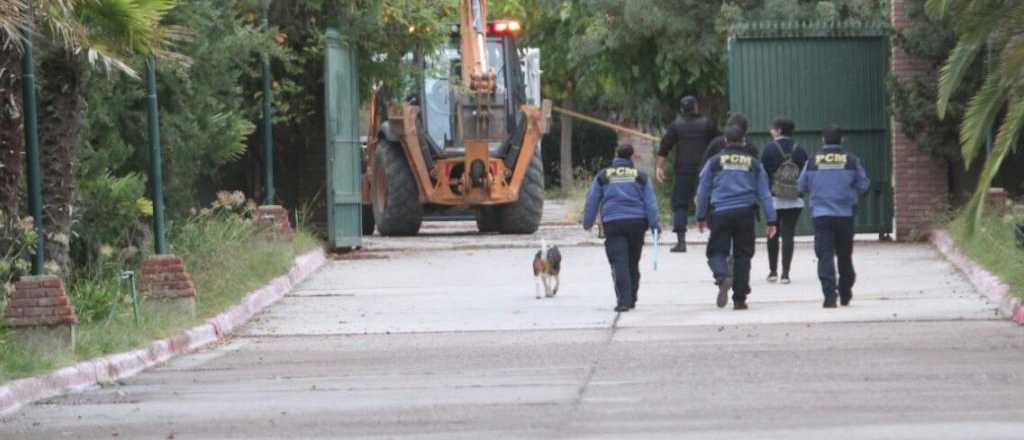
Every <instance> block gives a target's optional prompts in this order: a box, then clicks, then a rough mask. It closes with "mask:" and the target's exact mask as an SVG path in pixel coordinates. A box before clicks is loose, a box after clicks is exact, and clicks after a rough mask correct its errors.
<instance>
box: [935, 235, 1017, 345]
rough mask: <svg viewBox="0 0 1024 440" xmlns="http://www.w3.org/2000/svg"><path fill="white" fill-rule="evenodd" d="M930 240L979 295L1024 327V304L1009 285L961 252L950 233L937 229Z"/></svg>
mask: <svg viewBox="0 0 1024 440" xmlns="http://www.w3.org/2000/svg"><path fill="white" fill-rule="evenodd" d="M930 239H931V242H932V244H933V245H934V246H935V248H936V249H938V251H939V252H940V253H941V254H942V255H943V256H945V257H946V259H947V260H949V262H950V263H953V265H954V266H956V268H957V269H959V270H960V272H962V273H963V274H964V275H965V276H966V277H967V280H968V281H970V282H971V284H972V285H973V286H974V289H975V290H977V291H978V293H980V294H982V295H984V296H985V297H987V298H988V299H989V300H991V301H993V302H995V303H996V304H997V305H998V306H999V312H1000V313H1002V314H1003V315H1004V316H1006V317H1008V318H1009V319H1011V320H1013V322H1016V323H1017V324H1021V325H1024V304H1022V301H1021V299H1020V298H1017V297H1015V296H1013V294H1011V293H1010V286H1009V285H1008V284H1006V283H1004V282H1003V280H1002V279H1000V278H999V277H998V276H996V275H995V274H993V273H992V272H989V271H987V270H985V268H983V267H981V266H980V265H978V263H975V262H974V261H973V260H971V259H970V258H969V257H967V255H965V254H964V253H963V252H961V251H960V250H959V249H958V248H957V247H956V243H954V242H953V238H952V237H950V235H949V232H947V231H945V230H941V229H936V230H934V231H932V233H931V236H930Z"/></svg>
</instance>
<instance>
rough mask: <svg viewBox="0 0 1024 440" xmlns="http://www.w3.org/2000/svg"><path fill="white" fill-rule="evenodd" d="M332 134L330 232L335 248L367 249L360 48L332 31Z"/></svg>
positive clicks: (328, 68)
mask: <svg viewBox="0 0 1024 440" xmlns="http://www.w3.org/2000/svg"><path fill="white" fill-rule="evenodd" d="M324 93H325V95H326V96H325V104H324V105H325V114H326V130H327V145H326V148H327V229H328V239H329V240H330V245H331V247H332V248H334V249H338V248H357V247H359V246H361V245H362V224H363V223H362V215H363V209H362V206H363V205H362V185H361V182H362V165H361V161H362V145H361V143H360V142H359V77H358V70H357V65H356V56H355V49H353V48H351V47H346V46H342V44H341V41H340V38H339V34H338V31H336V30H334V29H328V30H327V59H326V62H325V63H324Z"/></svg>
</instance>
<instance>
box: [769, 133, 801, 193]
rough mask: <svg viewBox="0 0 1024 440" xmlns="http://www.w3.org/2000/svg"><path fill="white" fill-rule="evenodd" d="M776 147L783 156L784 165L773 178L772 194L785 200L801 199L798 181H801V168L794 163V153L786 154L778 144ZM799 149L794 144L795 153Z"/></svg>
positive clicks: (776, 171)
mask: <svg viewBox="0 0 1024 440" xmlns="http://www.w3.org/2000/svg"><path fill="white" fill-rule="evenodd" d="M775 146H776V147H777V148H778V149H779V153H781V154H782V164H781V165H779V168H778V169H777V170H775V174H774V175H773V176H772V193H773V194H775V196H776V197H779V198H783V199H796V198H800V188H799V186H798V185H797V181H798V180H800V172H801V170H800V166H799V165H797V164H796V162H794V161H793V154H792V153H790V154H786V152H785V151H784V150H783V149H782V146H781V145H779V144H778V143H776V144H775ZM798 147H799V146H798V145H796V144H793V151H794V152H795V151H796V149H797V148H798Z"/></svg>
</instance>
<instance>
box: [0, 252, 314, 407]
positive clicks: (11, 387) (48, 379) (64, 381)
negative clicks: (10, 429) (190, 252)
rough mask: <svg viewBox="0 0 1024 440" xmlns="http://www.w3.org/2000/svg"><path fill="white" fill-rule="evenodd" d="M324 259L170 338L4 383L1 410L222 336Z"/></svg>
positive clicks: (301, 260)
mask: <svg viewBox="0 0 1024 440" xmlns="http://www.w3.org/2000/svg"><path fill="white" fill-rule="evenodd" d="M326 262H327V256H326V254H325V253H324V251H323V249H317V250H315V251H312V252H309V253H307V254H305V255H301V256H299V257H296V258H295V262H294V264H292V267H291V269H290V270H289V271H288V274H287V275H282V276H279V277H277V278H274V279H273V280H271V281H270V283H268V284H267V285H265V286H263V287H261V288H259V289H256V290H254V291H252V292H249V294H247V295H246V296H245V298H243V299H242V301H241V302H240V303H239V304H237V305H235V306H234V307H231V308H230V309H228V310H226V311H224V312H223V313H221V314H219V315H217V316H214V317H212V318H210V319H208V320H207V321H206V323H205V324H202V325H199V326H196V327H193V328H191V329H189V330H185V331H184V332H183V333H180V334H178V335H175V336H172V337H170V338H167V339H162V340H158V341H153V342H151V343H150V344H149V346H148V347H146V348H143V349H139V350H134V351H129V352H125V353H117V354H112V355H108V356H104V357H101V358H96V359H91V360H88V361H84V362H79V363H77V364H75V365H72V366H70V367H66V368H63V369H60V370H57V371H55V372H53V373H50V374H47V375H44V376H36V377H30V378H25V379H18V380H15V381H11V382H8V383H6V384H3V385H2V386H0V416H7V415H11V414H14V413H15V412H17V411H18V409H20V408H21V407H22V406H24V405H27V404H30V403H32V402H36V401H39V400H42V399H47V398H50V397H54V396H59V395H62V394H66V393H73V392H79V391H83V390H86V389H89V388H92V387H94V386H96V385H98V384H100V383H110V382H113V381H116V380H120V379H125V378H128V377H131V376H134V375H136V374H138V373H140V372H142V371H143V370H145V369H147V368H149V367H152V366H154V365H157V364H160V363H162V362H165V361H167V360H168V359H171V358H173V357H175V356H178V355H181V354H185V353H188V352H191V351H194V350H197V349H199V348H202V347H204V346H206V345H208V344H211V343H213V342H216V341H219V340H221V339H223V338H224V337H225V336H227V335H229V334H231V332H232V331H233V330H235V329H236V328H238V327H239V326H240V325H242V324H244V323H245V322H246V321H248V320H249V319H250V318H252V317H253V316H254V315H255V314H257V313H259V312H260V311H262V310H263V309H265V308H267V306H269V305H271V304H273V303H275V302H277V300H279V299H281V298H282V297H284V295H285V294H287V293H288V292H289V291H290V290H291V289H292V288H293V287H294V286H295V285H297V284H298V283H300V282H302V281H303V280H305V279H306V278H307V277H309V276H310V275H312V274H313V273H314V272H316V271H317V270H319V269H320V268H321V267H323V265H324V263H326Z"/></svg>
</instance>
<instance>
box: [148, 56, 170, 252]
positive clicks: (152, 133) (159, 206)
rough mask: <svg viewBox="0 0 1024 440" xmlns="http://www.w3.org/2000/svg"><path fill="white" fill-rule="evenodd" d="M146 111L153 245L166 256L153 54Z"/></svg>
mask: <svg viewBox="0 0 1024 440" xmlns="http://www.w3.org/2000/svg"><path fill="white" fill-rule="evenodd" d="M146 110H147V111H148V113H149V154H150V157H149V180H150V183H152V184H153V194H152V196H153V244H154V247H155V249H154V251H155V252H156V254H157V255H166V254H167V235H166V232H165V231H166V230H165V228H164V184H163V180H164V178H163V171H162V168H163V159H162V156H161V154H160V113H159V109H158V108H157V96H156V57H154V56H153V54H150V55H149V56H148V57H146Z"/></svg>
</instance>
